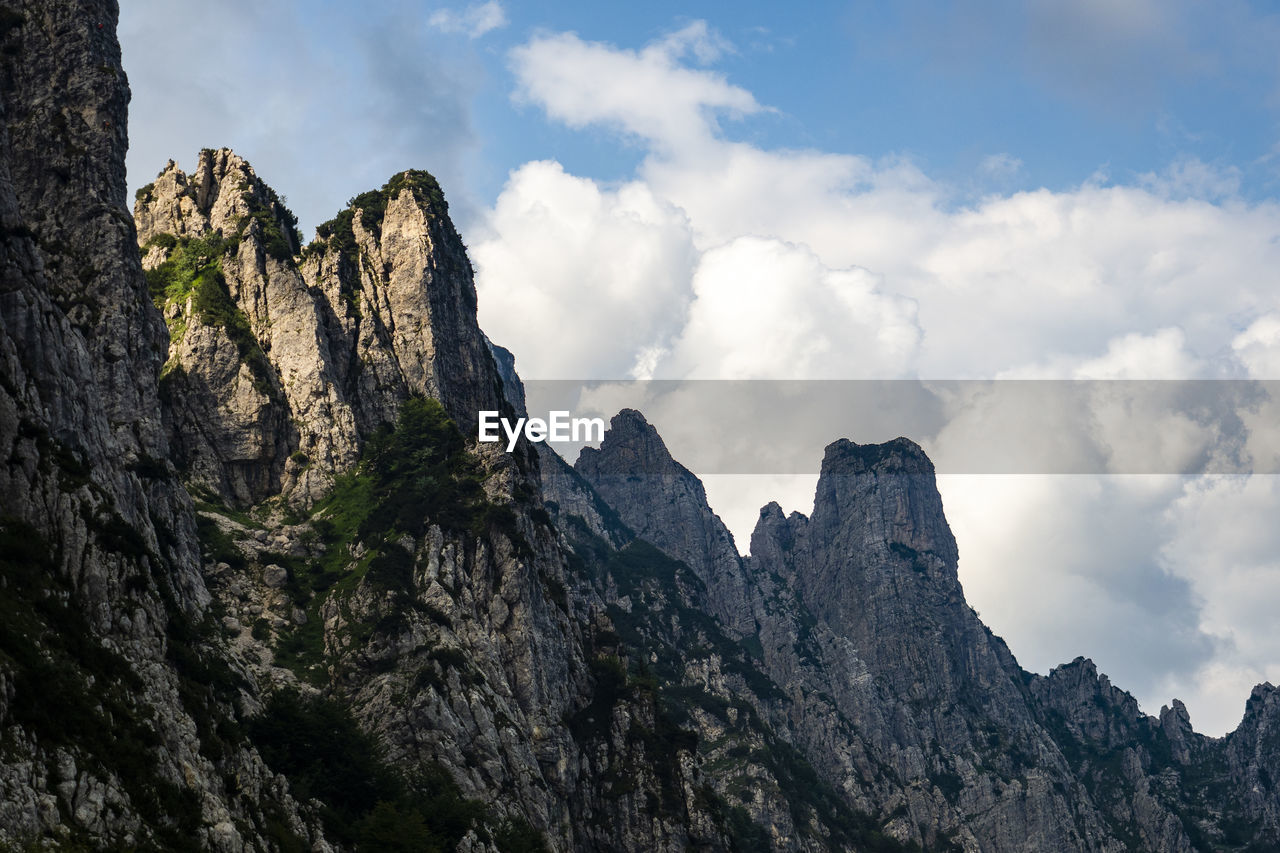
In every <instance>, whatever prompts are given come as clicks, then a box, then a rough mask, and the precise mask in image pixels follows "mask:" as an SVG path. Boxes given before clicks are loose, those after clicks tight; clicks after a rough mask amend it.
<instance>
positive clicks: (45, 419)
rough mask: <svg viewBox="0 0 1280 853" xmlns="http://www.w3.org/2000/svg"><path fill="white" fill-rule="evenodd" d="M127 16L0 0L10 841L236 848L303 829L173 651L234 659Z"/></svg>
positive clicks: (3, 715)
mask: <svg viewBox="0 0 1280 853" xmlns="http://www.w3.org/2000/svg"><path fill="white" fill-rule="evenodd" d="M116 15H117V8H116V5H115V3H113V2H104V1H102V0H97V1H96V2H85V3H77V4H57V3H55V4H50V3H38V2H18V3H9V4H7V5H6V6H5V8H4V9H3V10H2V13H0V42H2V43H3V49H2V50H0V98H2V107H0V108H2V109H3V113H4V123H3V126H2V128H0V269H2V277H0V445H2V446H3V447H4V449H5V451H4V457H5V459H6V461H5V462H4V463H3V464H2V465H0V539H2V540H3V542H2V544H0V726H2V727H3V732H4V734H3V737H4V745H3V747H2V748H0V755H2V756H3V757H2V758H0V844H3V845H4V846H14V847H19V848H25V847H27V846H28V845H34V844H39V843H42V842H41V841H40V839H44V840H46V841H49V842H53V843H57V842H62V843H68V844H70V845H71V846H83V847H85V848H89V847H107V846H113V847H120V848H133V847H138V848H144V849H163V848H165V847H168V846H172V845H174V844H184V843H195V844H198V845H201V846H204V847H209V848H214V849H224V850H236V849H242V848H243V846H244V845H245V844H251V845H256V846H263V845H265V843H266V842H265V840H264V839H263V838H262V836H261V835H260V834H259V832H258V829H257V828H256V826H255V822H256V821H258V820H259V819H260V817H261V815H262V813H263V811H264V810H270V811H272V812H273V813H274V814H275V815H276V816H277V819H278V820H279V821H280V822H281V823H280V825H281V826H292V827H293V828H294V829H295V830H296V832H297V833H298V834H299V835H300V836H301V837H302V838H312V834H311V828H310V827H308V826H307V825H305V824H304V822H303V821H301V820H300V818H299V812H298V807H297V805H296V803H294V802H293V800H292V799H291V798H290V796H289V795H288V793H287V791H286V790H284V789H283V788H282V787H281V786H280V785H279V784H278V783H277V782H276V781H275V778H274V776H273V774H271V773H269V772H268V771H267V770H266V769H265V767H263V765H262V763H261V761H260V760H258V759H257V758H256V756H255V755H254V754H253V753H251V752H249V751H248V750H245V749H243V748H239V747H236V746H232V745H228V746H227V748H226V750H225V751H224V752H222V753H221V756H220V761H219V765H218V766H215V764H214V761H213V759H211V757H210V755H211V754H212V751H213V746H212V744H213V743H214V741H213V740H209V739H208V738H207V736H210V735H212V731H211V730H210V729H206V728H204V727H203V726H204V725H205V724H206V723H207V724H208V725H210V726H216V725H221V724H223V723H225V722H227V721H228V720H229V719H230V718H231V717H232V716H233V715H234V713H235V707H234V704H233V702H232V695H230V694H233V693H235V691H234V690H231V691H226V690H222V689H218V690H215V688H214V687H212V685H211V684H210V683H208V682H206V683H200V682H198V681H193V680H191V679H190V676H191V673H190V670H189V669H188V670H185V671H184V669H182V668H180V667H178V666H176V665H175V663H174V662H175V661H176V660H179V659H182V660H185V661H187V662H188V665H189V667H197V666H207V667H210V668H211V669H210V670H209V671H217V672H219V673H221V674H225V675H226V676H227V677H228V678H229V679H231V680H232V681H234V680H235V678H236V677H237V676H236V675H234V673H235V672H236V663H235V661H234V660H228V659H227V658H225V657H222V656H220V654H219V653H218V652H217V650H216V649H213V648H211V647H210V646H209V645H208V644H207V643H206V636H205V634H204V633H203V629H202V626H203V625H204V624H205V623H204V620H203V616H204V608H205V606H206V605H207V604H208V602H209V594H208V592H207V591H206V589H205V587H204V584H203V581H202V578H201V575H200V571H199V552H198V547H197V543H196V537H195V525H194V523H193V519H192V516H191V512H190V505H189V501H188V499H187V496H186V493H185V492H184V491H183V490H182V489H181V488H180V487H179V486H178V484H177V482H176V481H175V480H174V478H173V469H172V468H171V467H170V466H169V465H168V463H167V461H166V459H167V456H168V448H167V445H166V436H165V431H164V429H163V427H162V417H161V407H160V403H159V399H158V388H157V374H158V372H159V369H160V366H161V364H162V363H163V361H164V349H165V334H164V326H163V323H162V322H161V320H160V317H159V316H158V315H157V313H156V312H155V310H154V308H153V307H152V305H151V301H150V299H149V297H148V295H147V287H146V282H145V280H144V278H143V275H142V270H141V267H140V265H139V263H138V255H137V251H136V248H135V242H134V241H135V234H134V229H133V223H132V220H131V219H130V217H129V215H128V212H127V209H126V208H125V206H124V194H125V172H124V152H125V147H126V140H125V126H126V114H125V106H126V104H127V103H128V99H129V90H128V86H127V84H126V82H125V78H124V74H123V72H122V70H121V68H120V53H119V46H118V44H117V42H116V40H115V22H116ZM228 683H230V682H228ZM247 686H248V685H247ZM248 701H249V702H250V703H252V701H253V700H252V698H249V700H248ZM219 703H225V705H221V704H219ZM197 718H198V719H199V720H200V722H197ZM224 773H230V774H232V776H233V777H234V778H236V779H238V780H239V785H238V787H237V788H236V789H234V790H230V791H229V790H228V788H227V786H226V784H225V780H224V775H223V774H224ZM313 840H316V841H317V843H318V844H319V846H320V847H324V846H326V845H325V844H324V842H323V841H322V840H319V839H313Z"/></svg>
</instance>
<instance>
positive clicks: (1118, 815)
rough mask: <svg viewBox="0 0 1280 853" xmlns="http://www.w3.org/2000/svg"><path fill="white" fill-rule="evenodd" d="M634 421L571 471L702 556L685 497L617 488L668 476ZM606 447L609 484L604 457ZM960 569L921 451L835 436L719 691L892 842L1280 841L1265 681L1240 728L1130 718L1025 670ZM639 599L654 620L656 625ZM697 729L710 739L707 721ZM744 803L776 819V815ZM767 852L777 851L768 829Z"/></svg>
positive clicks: (776, 528)
mask: <svg viewBox="0 0 1280 853" xmlns="http://www.w3.org/2000/svg"><path fill="white" fill-rule="evenodd" d="M639 423H641V419H640V418H639V416H638V415H635V414H631V413H623V415H621V416H620V417H619V418H618V419H616V420H615V422H614V426H613V429H615V430H619V431H620V432H621V433H622V436H621V437H620V439H625V440H620V439H615V440H613V441H611V440H610V436H608V435H607V436H606V440H605V442H604V443H603V444H602V447H601V450H600V451H599V452H598V453H597V454H594V455H593V454H588V455H587V460H586V463H585V464H581V463H580V468H581V469H582V470H584V472H585V473H587V475H588V477H587V479H591V478H596V479H598V480H599V481H600V482H603V483H605V486H604V489H602V490H601V493H602V494H609V495H611V497H612V500H611V501H610V503H611V504H612V505H613V506H614V508H615V509H616V510H617V512H618V514H619V515H620V516H621V517H623V518H625V519H626V520H627V524H628V526H629V527H632V528H634V529H636V530H637V531H649V532H650V535H652V536H653V538H654V539H653V541H654V542H655V544H658V545H659V547H661V548H663V549H664V550H666V551H667V553H668V554H670V555H671V556H672V557H682V558H686V559H688V560H692V561H695V562H696V561H697V560H699V559H701V557H702V555H703V554H704V553H705V552H704V551H702V550H701V549H697V548H694V549H690V548H689V547H688V542H687V541H686V540H685V539H684V538H682V537H680V536H678V535H677V536H669V535H664V530H666V529H667V528H669V527H671V526H675V522H674V521H673V520H674V519H679V518H704V519H705V518H708V517H710V515H711V513H710V509H709V508H708V507H706V505H705V500H704V498H703V497H702V496H701V495H700V494H699V493H698V492H697V490H696V489H690V488H686V489H683V490H682V491H680V492H679V493H675V492H672V491H670V490H669V492H668V493H667V494H666V495H665V498H666V499H665V500H664V501H662V502H653V501H651V500H650V499H649V496H648V494H647V493H646V492H645V491H644V490H642V489H639V488H635V487H632V488H631V489H628V488H627V487H625V486H623V487H618V486H617V484H619V483H626V482H627V476H628V475H627V471H628V470H629V469H630V470H631V471H632V475H631V477H632V481H631V482H632V483H634V482H635V481H636V480H639V479H640V478H643V477H644V476H645V475H646V474H647V473H649V472H652V471H654V470H670V466H671V464H672V463H671V462H670V461H669V455H668V454H667V453H666V450H665V447H663V446H662V444H661V440H660V439H658V438H657V437H656V435H655V434H652V433H651V431H645V430H643V429H642V428H639V427H638V424H639ZM637 432H639V433H640V436H639V438H636V437H634V436H635V435H636V433H637ZM623 448H625V450H622V449H623ZM620 450H621V452H620ZM609 458H611V459H612V460H613V461H612V462H611V463H610V465H609V467H608V477H609V479H608V480H605V479H604V478H603V477H601V476H600V474H599V473H597V472H598V471H599V468H600V465H599V460H600V459H609ZM577 505H579V506H581V505H583V501H582V500H581V498H579V499H578V500H577ZM664 522H665V523H664ZM686 526H687V522H686ZM956 560H957V553H956V547H955V541H954V539H953V537H952V536H951V533H950V531H949V529H948V527H947V525H946V521H945V518H944V517H943V514H942V505H941V500H940V498H939V496H938V493H937V490H936V487H935V484H934V479H933V468H932V465H931V464H930V462H929V460H928V459H927V457H925V455H924V454H923V453H922V452H921V450H920V448H919V447H917V446H916V445H914V444H913V443H911V442H909V441H907V440H905V439H898V440H895V441H893V442H889V443H887V444H884V445H868V446H860V445H856V444H853V443H852V442H849V441H844V440H842V441H838V442H835V443H834V444H832V445H831V446H829V447H828V448H827V451H826V455H825V458H824V461H823V466H822V473H821V476H820V479H819V484H818V488H817V494H816V498H815V506H814V512H813V515H812V517H811V518H806V517H805V516H803V515H800V514H799V513H792V514H791V516H790V517H787V516H784V515H783V513H782V511H781V510H780V508H779V507H778V506H777V505H776V504H770V505H769V506H766V507H765V508H764V509H762V510H761V514H760V520H759V523H758V524H757V527H756V530H755V532H754V534H753V536H752V540H751V557H750V558H748V559H747V560H746V561H745V568H746V571H747V573H748V575H749V582H748V585H747V588H748V589H749V590H751V594H752V601H751V604H750V609H751V612H752V613H754V614H755V618H756V620H757V623H758V625H759V629H758V632H757V633H756V635H755V636H754V637H747V638H745V640H746V642H744V646H751V647H754V651H753V652H752V653H751V654H749V655H748V656H747V658H746V659H745V662H746V663H747V664H748V665H749V666H750V667H751V668H752V669H754V671H755V673H756V675H754V676H749V677H746V678H745V679H744V680H743V681H741V682H736V679H734V678H733V677H732V676H731V675H728V674H727V673H725V672H724V671H723V667H719V668H718V669H720V672H719V674H718V676H717V677H716V678H715V679H713V680H712V681H711V682H710V683H711V684H714V683H715V682H716V681H719V682H720V683H721V684H733V685H734V686H733V687H732V688H731V690H730V691H729V693H730V694H731V695H733V696H736V697H738V698H739V699H744V698H745V699H746V700H747V701H748V702H749V703H750V704H751V706H752V707H753V709H754V711H755V712H756V713H757V714H758V715H759V716H760V718H761V720H762V721H764V722H765V723H766V724H767V726H768V728H769V729H770V731H772V732H774V733H776V736H781V737H783V738H785V739H786V740H787V741H789V742H791V743H793V744H795V745H796V746H797V747H799V749H800V751H801V753H802V754H803V755H804V756H805V757H806V758H807V759H808V761H809V762H810V763H811V764H812V766H813V767H814V768H816V769H817V771H818V773H819V775H820V776H821V777H822V778H823V779H824V780H825V781H826V782H827V783H828V784H830V785H831V786H832V788H833V789H834V790H838V791H840V792H841V794H842V795H843V797H844V798H845V801H846V803H847V804H848V805H850V806H851V807H854V808H857V809H860V810H862V811H864V812H869V813H871V814H873V815H877V816H878V817H877V818H876V819H877V821H878V822H880V823H881V825H882V826H883V828H884V830H885V831H887V832H888V833H890V834H892V835H894V836H896V837H897V838H899V839H901V840H903V841H915V842H917V843H920V844H923V845H925V846H926V847H937V848H939V849H949V848H953V847H954V848H957V849H958V848H963V849H972V850H1026V849H1054V850H1119V849H1139V850H1161V851H1164V850H1194V849H1223V848H1232V847H1236V848H1243V847H1245V846H1247V845H1250V844H1253V845H1260V847H1257V848H1256V849H1266V848H1267V847H1268V846H1272V845H1274V844H1275V843H1276V839H1277V833H1276V830H1275V828H1274V826H1275V825H1274V820H1275V818H1274V813H1275V811H1274V810H1275V808H1276V791H1275V787H1274V782H1273V780H1274V778H1275V776H1274V775H1273V774H1274V773H1275V772H1276V770H1275V755H1276V743H1277V742H1276V739H1275V733H1274V729H1273V726H1274V725H1275V724H1274V721H1273V717H1274V713H1273V712H1274V711H1275V708H1276V706H1277V705H1276V702H1275V701H1274V698H1275V694H1276V691H1275V690H1274V689H1273V688H1271V686H1270V685H1263V686H1261V687H1259V688H1257V689H1256V690H1255V691H1254V694H1253V696H1252V697H1251V698H1250V700H1249V702H1248V704H1247V706H1246V714H1245V719H1244V721H1243V722H1242V724H1241V726H1240V727H1239V729H1238V730H1237V731H1236V732H1233V733H1232V734H1231V735H1229V736H1227V737H1226V738H1225V739H1217V740H1215V739H1212V738H1205V737H1203V736H1201V735H1198V734H1196V733H1195V732H1194V731H1193V730H1192V728H1191V725H1190V721H1189V719H1188V718H1187V715H1186V710H1185V708H1183V707H1182V705H1181V703H1178V702H1175V703H1174V705H1173V707H1172V708H1166V709H1164V710H1163V711H1162V712H1161V715H1160V717H1159V718H1158V719H1157V718H1154V717H1148V716H1146V715H1144V714H1142V713H1141V711H1140V710H1139V708H1138V705H1137V702H1136V701H1135V700H1134V699H1133V697H1132V696H1130V695H1129V694H1128V693H1125V692H1124V691H1123V690H1120V689H1118V688H1116V687H1114V686H1113V685H1111V683H1110V682H1109V681H1108V680H1107V678H1106V676H1102V675H1100V674H1099V673H1098V672H1097V670H1096V668H1095V667H1094V666H1093V664H1092V663H1090V662H1089V661H1086V660H1083V659H1081V660H1077V661H1075V662H1073V663H1071V664H1067V665H1064V666H1062V667H1059V668H1058V669H1055V670H1054V671H1053V672H1052V673H1050V675H1049V676H1047V677H1041V676H1036V675H1032V674H1030V673H1027V672H1025V671H1023V670H1022V669H1021V668H1020V667H1019V666H1018V665H1017V662H1016V661H1015V660H1014V658H1013V656H1012V655H1011V654H1010V653H1009V651H1008V649H1007V648H1006V647H1005V645H1004V643H1003V642H1001V641H1000V640H999V638H997V637H995V636H994V635H992V634H991V633H990V631H989V630H987V628H986V627H985V626H984V625H982V623H981V622H980V621H979V620H978V618H977V616H976V614H975V613H974V612H973V611H972V609H971V608H969V607H968V605H967V604H966V603H965V601H964V596H963V591H962V589H961V587H960V584H959V581H958V579H957V574H956ZM708 586H710V581H708ZM619 591H621V589H620V590H619ZM688 600H689V601H691V602H695V603H696V602H697V601H698V599H697V596H696V595H693V596H690V597H689V598H688ZM706 600H711V594H710V593H709V594H708V598H707V599H706ZM622 601H623V603H624V604H627V603H628V602H627V599H626V598H625V597H624V599H623V600H622ZM703 606H706V605H705V603H704V604H703ZM646 609H647V610H648V611H649V612H651V613H654V614H655V618H653V619H650V620H648V624H649V625H650V626H651V627H650V628H649V629H648V630H649V631H652V630H654V628H655V627H656V624H661V623H662V622H663V621H664V618H665V617H663V616H662V615H661V608H658V607H654V606H653V604H652V603H650V602H648V601H646ZM618 618H620V617H618ZM700 642H703V643H704V644H705V639H704V640H703V641H700ZM672 643H673V644H674V645H678V644H679V641H678V638H676V639H674V640H672ZM682 655H683V657H680V656H674V657H677V659H678V660H680V663H679V664H678V665H677V667H676V669H677V671H678V672H679V674H678V675H676V676H675V679H676V680H682V681H684V682H685V683H688V681H689V680H690V679H691V678H693V677H694V675H693V673H694V672H696V671H697V670H698V666H697V664H696V658H697V653H696V651H690V650H688V649H686V650H685V651H684V652H683V653H682ZM722 655H723V657H722V660H726V661H727V660H732V656H731V653H730V652H728V651H727V650H726V651H724V652H722ZM704 677H705V676H704ZM704 683H707V682H705V681H704ZM697 722H698V725H699V726H700V727H701V728H700V731H702V732H703V733H704V736H706V735H708V734H710V733H712V732H714V731H715V727H714V725H711V724H710V722H711V721H709V720H708V719H705V718H704V719H699V720H698V721H697ZM708 739H711V738H708ZM1264 744H1265V745H1264ZM749 763H750V762H749V761H748V765H749ZM717 764H718V766H721V767H725V766H726V763H725V761H724V759H717ZM742 767H743V765H742V764H739V768H740V769H739V770H738V771H736V772H742V770H741V768H742ZM725 772H730V773H732V772H735V771H725ZM713 784H714V783H713ZM725 794H726V796H727V797H728V798H729V799H730V801H732V797H733V793H732V791H731V790H726V791H725ZM752 814H753V818H754V819H755V820H757V822H759V823H763V824H766V825H768V824H769V823H770V816H769V814H768V812H767V811H761V810H759V809H756V810H754V811H753V812H752ZM774 827H775V833H776V829H777V824H776V822H775V823H774ZM775 845H778V846H785V844H781V843H780V840H779V837H778V835H777V834H775Z"/></svg>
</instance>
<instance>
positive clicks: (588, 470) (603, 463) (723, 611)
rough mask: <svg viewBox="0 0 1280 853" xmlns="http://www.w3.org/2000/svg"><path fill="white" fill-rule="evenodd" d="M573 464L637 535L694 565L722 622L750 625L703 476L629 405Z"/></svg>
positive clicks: (738, 569)
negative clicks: (595, 445) (684, 462)
mask: <svg viewBox="0 0 1280 853" xmlns="http://www.w3.org/2000/svg"><path fill="white" fill-rule="evenodd" d="M574 470H576V471H577V472H578V474H579V475H581V476H582V477H583V478H584V479H585V480H586V481H587V482H588V483H590V484H591V486H592V487H593V488H594V489H595V490H596V491H597V492H598V493H599V494H600V496H601V497H602V498H604V500H605V501H606V502H607V503H608V504H609V505H610V506H612V507H613V508H614V509H615V510H617V512H618V515H619V516H620V517H621V519H622V521H623V522H624V523H625V524H626V525H627V526H628V527H629V528H631V529H632V530H633V531H635V534H636V535H637V536H638V537H640V538H641V539H645V540H647V541H649V542H652V543H653V544H654V545H657V546H658V547H659V548H661V549H662V550H664V551H666V552H667V553H668V554H670V555H671V556H673V557H675V558H676V559H677V560H681V561H683V562H684V563H685V564H686V565H688V566H689V568H690V569H692V570H693V572H694V574H695V575H697V576H698V578H699V579H701V580H702V581H703V582H704V583H705V584H706V585H707V594H708V599H709V602H708V606H709V607H710V609H711V610H712V612H713V613H715V615H716V616H718V617H719V618H720V619H721V621H722V622H723V623H724V624H725V625H727V626H729V628H730V629H731V630H733V631H737V632H744V633H745V632H751V631H754V630H755V620H754V617H753V616H752V613H751V608H750V605H749V603H748V593H747V587H748V583H747V579H746V572H745V569H744V567H743V565H742V558H741V557H740V556H739V555H738V549H737V546H736V545H735V544H734V541H733V535H732V534H731V533H730V532H729V529H728V528H727V527H726V526H725V524H724V522H723V521H721V520H720V517H719V516H718V515H716V514H715V513H714V512H712V510H711V507H710V505H709V504H708V503H707V493H706V489H705V488H704V487H703V485H702V481H701V480H699V479H698V478H697V477H696V476H694V474H693V473H692V472H691V471H689V469H688V468H685V467H684V466H683V465H681V464H680V463H679V462H677V461H675V459H674V458H672V456H671V453H670V451H669V450H667V445H666V443H665V442H664V441H663V440H662V437H661V436H660V435H658V431H657V430H656V429H654V427H653V426H652V425H651V424H650V423H649V422H648V421H647V420H646V419H645V417H644V415H642V414H641V413H640V412H638V411H636V410H635V409H623V410H622V411H620V412H618V414H616V415H614V417H613V418H612V419H611V420H610V423H609V429H608V430H607V431H606V432H605V434H604V440H603V441H601V442H600V449H599V450H595V449H592V448H583V450H582V453H581V454H580V455H579V456H578V461H577V462H576V463H574Z"/></svg>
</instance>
